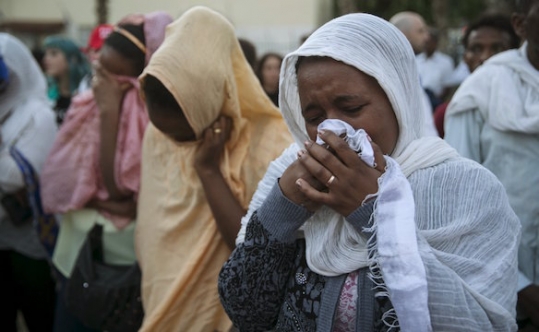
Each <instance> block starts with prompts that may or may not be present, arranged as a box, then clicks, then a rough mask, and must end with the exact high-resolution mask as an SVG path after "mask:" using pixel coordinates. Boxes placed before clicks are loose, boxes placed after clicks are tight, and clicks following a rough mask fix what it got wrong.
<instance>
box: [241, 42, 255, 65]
mask: <svg viewBox="0 0 539 332" xmlns="http://www.w3.org/2000/svg"><path fill="white" fill-rule="evenodd" d="M238 40H239V42H240V46H241V50H242V51H243V55H245V59H247V62H249V64H250V65H251V68H252V69H253V71H254V70H256V62H257V57H256V47H255V45H254V44H253V43H251V42H250V41H248V40H247V39H244V38H238Z"/></svg>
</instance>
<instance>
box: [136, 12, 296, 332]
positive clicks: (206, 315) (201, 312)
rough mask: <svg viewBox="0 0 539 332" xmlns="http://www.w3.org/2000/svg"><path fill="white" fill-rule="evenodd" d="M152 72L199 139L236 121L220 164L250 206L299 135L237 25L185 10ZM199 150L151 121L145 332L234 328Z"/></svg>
mask: <svg viewBox="0 0 539 332" xmlns="http://www.w3.org/2000/svg"><path fill="white" fill-rule="evenodd" d="M147 74H151V75H153V76H155V77H156V78H157V79H159V80H160V81H161V82H162V83H163V85H164V86H165V87H166V88H167V89H168V90H169V91H170V92H171V94H172V95H173V96H174V98H175V99H176V101H177V102H178V103H179V104H180V106H181V108H182V110H183V111H184V113H185V116H186V118H187V120H188V121H189V123H190V125H191V127H192V128H193V130H194V131H195V133H196V136H197V138H200V137H201V134H202V132H203V131H204V129H205V128H207V127H208V126H209V125H210V124H212V123H213V121H215V120H216V119H217V118H218V117H219V115H227V116H229V117H231V118H232V121H233V130H232V133H231V137H230V139H229V141H228V142H227V144H226V146H225V151H224V154H223V155H224V157H223V159H222V161H221V165H220V166H221V172H222V174H223V176H224V177H225V179H226V181H227V183H228V184H229V186H230V188H231V190H232V192H233V193H234V195H235V197H236V198H237V199H238V201H239V202H240V203H241V205H242V206H243V207H244V208H245V209H247V207H248V204H249V201H250V199H251V197H252V195H253V193H254V191H255V189H256V186H257V184H258V181H259V180H260V179H261V178H262V176H263V175H264V173H265V171H266V168H267V166H268V164H269V162H270V161H272V160H273V159H275V158H276V157H278V156H279V155H280V153H281V152H282V151H283V150H284V149H285V148H286V147H287V146H288V145H289V144H290V143H291V142H292V138H291V136H290V134H289V133H288V130H287V127H286V125H285V124H284V122H283V120H282V118H281V114H280V113H279V110H278V109H277V108H275V107H274V106H273V104H272V102H271V101H270V100H269V98H268V97H267V96H266V94H265V93H264V91H263V90H262V87H261V86H260V83H259V82H258V80H257V78H256V76H255V75H254V73H253V71H252V69H251V67H250V66H249V63H248V62H247V61H246V60H245V58H244V56H243V53H242V51H241V48H240V45H239V42H238V41H237V38H236V36H235V34H234V29H233V27H232V25H231V24H230V23H229V22H228V21H227V20H226V19H225V18H224V17H223V16H221V15H220V14H218V13H216V12H214V11H212V10H209V9H207V8H204V7H195V8H193V9H191V10H189V11H187V12H186V13H185V14H184V15H182V16H181V17H180V18H179V19H178V20H176V21H175V22H173V23H172V24H170V25H169V26H168V27H167V32H166V36H165V41H164V42H163V44H162V45H161V47H160V48H159V49H158V51H157V52H156V53H155V54H154V56H153V57H152V59H151V61H150V63H149V65H148V66H147V67H146V70H145V71H144V73H143V74H142V75H141V78H140V80H141V82H142V84H144V77H145V76H146V75H147ZM198 144H199V143H198V142H190V143H176V142H174V141H172V140H171V139H169V138H168V137H166V136H165V135H164V134H162V133H161V132H159V131H158V130H157V129H156V128H155V127H154V126H153V125H151V124H150V125H149V126H148V129H147V131H146V135H145V137H144V146H143V156H142V185H141V192H140V197H139V210H138V225H137V232H136V244H137V254H138V258H139V261H140V265H141V268H142V272H143V286H142V292H143V302H144V308H145V312H146V318H145V321H144V324H143V327H142V330H141V331H214V330H218V331H228V329H229V328H230V327H231V323H230V321H229V320H228V318H227V317H226V314H225V312H224V311H223V309H222V307H221V304H220V301H219V297H218V294H217V277H218V273H219V270H220V268H221V266H222V264H223V263H224V262H225V260H226V259H227V258H228V256H229V254H230V251H229V249H228V248H227V246H226V245H225V242H224V240H223V239H222V237H221V234H220V233H219V231H218V230H217V225H216V224H215V220H214V218H213V215H212V213H211V210H210V207H209V205H208V203H207V201H206V198H205V195H204V190H203V187H202V184H201V183H200V181H199V179H198V176H197V174H196V171H195V169H194V166H193V163H194V154H195V152H196V149H197V147H198ZM239 222H240V221H239V220H238V223H239Z"/></svg>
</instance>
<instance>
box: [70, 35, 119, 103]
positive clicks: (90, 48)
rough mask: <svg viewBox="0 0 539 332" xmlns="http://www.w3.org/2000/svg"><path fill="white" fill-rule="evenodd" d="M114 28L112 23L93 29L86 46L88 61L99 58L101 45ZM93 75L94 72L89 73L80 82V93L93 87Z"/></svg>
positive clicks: (91, 61)
mask: <svg viewBox="0 0 539 332" xmlns="http://www.w3.org/2000/svg"><path fill="white" fill-rule="evenodd" d="M113 29H114V26H112V25H110V24H100V25H98V26H96V27H95V28H94V29H93V30H92V32H91V33H90V36H89V38H88V45H87V46H86V49H85V50H84V52H85V53H86V57H87V58H88V61H89V62H90V63H93V62H94V61H96V60H97V59H98V58H99V51H100V50H101V47H102V46H103V42H104V41H105V39H106V38H107V37H108V35H109V34H110V33H111V32H112V30H113ZM92 76H93V75H92V73H89V74H87V75H86V76H84V78H83V79H82V80H81V82H80V84H79V88H78V91H79V93H80V92H84V91H86V90H89V89H91V88H92Z"/></svg>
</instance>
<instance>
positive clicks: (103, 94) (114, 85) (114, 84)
mask: <svg viewBox="0 0 539 332" xmlns="http://www.w3.org/2000/svg"><path fill="white" fill-rule="evenodd" d="M93 69H94V77H93V78H92V90H93V91H94V99H95V102H96V103H97V107H98V108H99V111H100V112H101V113H103V112H120V108H121V106H122V100H123V98H124V95H125V93H126V92H127V90H129V89H130V88H131V87H132V85H131V84H130V83H126V82H124V83H120V82H118V81H117V80H116V78H115V77H114V76H113V75H112V74H111V73H109V72H108V71H107V70H106V69H105V68H103V67H102V66H101V64H100V63H99V61H95V62H94V63H93Z"/></svg>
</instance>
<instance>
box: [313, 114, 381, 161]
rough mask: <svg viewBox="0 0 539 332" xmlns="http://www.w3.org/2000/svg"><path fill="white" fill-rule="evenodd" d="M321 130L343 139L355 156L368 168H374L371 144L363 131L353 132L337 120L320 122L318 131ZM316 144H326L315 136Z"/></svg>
mask: <svg viewBox="0 0 539 332" xmlns="http://www.w3.org/2000/svg"><path fill="white" fill-rule="evenodd" d="M321 130H325V131H331V132H333V133H334V134H335V135H337V136H340V137H343V139H344V140H345V141H346V143H348V146H350V148H351V149H352V150H354V151H356V152H357V155H358V156H359V157H360V158H361V160H363V161H364V162H365V163H366V164H367V165H369V166H370V167H374V165H375V163H374V150H373V149H372V145H371V142H369V139H368V135H367V132H365V130H363V129H358V130H355V129H354V128H352V126H350V125H349V124H348V123H346V122H344V121H341V120H337V119H327V120H324V121H322V123H320V124H319V125H318V131H321ZM316 144H319V145H325V144H326V143H325V142H324V141H323V140H322V139H321V138H320V136H317V137H316Z"/></svg>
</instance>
